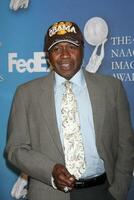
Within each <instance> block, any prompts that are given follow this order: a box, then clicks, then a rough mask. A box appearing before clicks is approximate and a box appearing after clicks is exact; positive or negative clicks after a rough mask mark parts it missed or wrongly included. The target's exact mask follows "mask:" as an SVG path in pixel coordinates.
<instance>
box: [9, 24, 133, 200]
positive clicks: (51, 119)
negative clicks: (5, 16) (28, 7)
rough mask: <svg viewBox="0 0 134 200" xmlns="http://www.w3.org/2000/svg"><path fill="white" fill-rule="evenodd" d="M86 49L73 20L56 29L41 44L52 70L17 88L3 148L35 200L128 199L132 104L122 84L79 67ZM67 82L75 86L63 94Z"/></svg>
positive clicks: (131, 158) (55, 25)
mask: <svg viewBox="0 0 134 200" xmlns="http://www.w3.org/2000/svg"><path fill="white" fill-rule="evenodd" d="M83 49H84V39H83V36H82V33H81V31H80V29H79V27H78V26H77V25H76V24H75V23H73V22H65V21H62V22H57V23H55V24H53V25H52V26H51V27H50V28H49V29H48V31H47V34H46V36H45V46H44V50H45V52H46V56H47V61H48V63H49V65H50V66H51V68H52V72H51V73H50V74H49V75H48V76H47V77H43V78H39V79H37V80H34V81H30V82H29V83H26V84H24V85H22V86H20V87H19V88H18V89H17V92H16V95H15V98H14V102H13V107H12V111H11V115H10V119H9V128H8V132H9V138H8V143H7V147H6V151H7V153H8V159H9V161H10V162H11V163H12V164H13V165H14V166H16V167H17V168H19V169H20V170H21V171H23V172H24V173H26V174H28V175H29V177H30V180H29V190H28V199H30V200H44V199H45V200H53V199H54V200H69V199H71V200H79V199H84V200H87V199H88V200H93V199H94V200H110V199H116V200H126V198H127V193H128V189H129V186H130V183H131V179H132V170H133V166H134V162H133V158H134V137H133V134H132V128H131V125H130V117H129V111H128V103H127V99H126V96H125V93H124V90H123V88H122V84H121V82H120V81H119V80H116V79H114V78H112V77H106V76H102V75H97V74H91V73H88V72H86V71H85V70H84V68H82V60H83ZM66 83H69V84H70V85H71V86H69V87H70V88H69V90H68V93H66V95H64V94H65V91H66V89H67V84H66ZM69 92H70V93H71V95H73V96H71V97H69V100H68V102H69V105H68V102H66V97H65V96H67V95H68V96H69ZM74 95H75V97H74ZM63 96H64V100H65V102H66V103H65V102H64V101H63ZM74 98H76V100H75V101H74V103H76V104H75V106H74V104H73V105H71V104H72V102H73V100H74ZM63 102H64V103H63ZM64 106H66V108H64ZM68 107H71V108H70V111H68ZM74 107H75V108H76V107H77V109H75V111H74V110H73V109H74ZM71 109H72V110H73V111H72V110H71ZM66 111H67V112H68V113H69V115H70V117H69V118H67V119H65V115H66V113H65V112H66ZM76 111H77V113H78V115H77V118H76V119H75V120H73V119H72V118H73V114H74V113H75V112H76ZM66 117H67V116H66ZM70 118H71V119H70ZM69 120H73V122H70V121H69ZM79 124H80V125H79ZM71 126H72V127H73V128H72V127H71ZM74 127H75V128H74ZM74 130H75V131H74ZM76 130H77V131H76ZM71 131H74V132H73V133H74V134H76V137H75V138H74V135H73V134H72V133H71ZM68 132H69V133H70V136H69V137H68V140H70V138H71V141H69V142H68V141H67V138H66V134H67V133H68ZM78 132H79V135H78ZM76 141H77V145H76V144H75V142H76ZM70 143H71V145H70ZM67 144H68V146H69V145H70V146H69V148H70V149H69V148H68V146H67ZM79 144H80V145H81V146H80V147H79ZM72 147H73V148H74V149H73V148H72ZM75 147H76V149H75ZM67 148H68V149H67ZM74 150H75V153H76V154H77V156H75V154H74ZM79 152H80V154H79ZM83 152H84V153H83ZM74 159H75V162H74ZM80 159H81V160H80ZM68 160H70V163H69V164H68ZM78 160H79V163H77V161H78ZM70 166H71V167H70Z"/></svg>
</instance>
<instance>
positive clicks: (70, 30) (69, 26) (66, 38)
mask: <svg viewBox="0 0 134 200" xmlns="http://www.w3.org/2000/svg"><path fill="white" fill-rule="evenodd" d="M60 42H69V43H72V44H74V45H76V46H80V45H81V46H83V45H84V38H83V35H82V32H81V30H80V28H79V27H78V25H77V24H75V23H74V22H69V21H60V22H56V23H54V24H53V25H51V26H50V27H49V28H48V30H47V33H46V36H45V46H44V51H45V52H47V51H49V50H50V49H51V48H52V47H53V46H54V45H56V44H58V43H60Z"/></svg>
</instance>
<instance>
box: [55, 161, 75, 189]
mask: <svg viewBox="0 0 134 200" xmlns="http://www.w3.org/2000/svg"><path fill="white" fill-rule="evenodd" d="M52 176H53V178H54V183H55V185H56V187H57V188H58V189H59V190H62V191H64V188H65V187H67V188H68V189H69V190H72V189H73V187H74V183H75V177H74V176H73V175H71V174H70V173H69V172H68V170H67V169H66V168H65V166H64V165H61V164H56V165H55V166H54V168H53V171H52Z"/></svg>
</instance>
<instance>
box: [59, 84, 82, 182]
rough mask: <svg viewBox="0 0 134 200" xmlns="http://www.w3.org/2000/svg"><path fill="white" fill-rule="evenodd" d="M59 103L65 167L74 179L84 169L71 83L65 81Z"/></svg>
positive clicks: (75, 104) (76, 111) (80, 137)
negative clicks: (63, 91)
mask: <svg viewBox="0 0 134 200" xmlns="http://www.w3.org/2000/svg"><path fill="white" fill-rule="evenodd" d="M64 85H65V93H64V94H63V98H62V103H61V116H62V131H63V138H64V139H63V141H64V154H65V164H66V168H67V169H68V171H69V172H70V174H72V175H74V176H75V178H76V179H79V178H80V177H81V174H82V173H83V172H84V171H85V157H84V147H83V142H82V135H81V132H80V120H79V113H78V109H77V101H76V98H75V96H74V93H73V91H72V83H71V82H69V81H66V82H65V83H64Z"/></svg>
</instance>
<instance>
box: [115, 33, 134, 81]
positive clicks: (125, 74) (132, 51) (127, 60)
mask: <svg viewBox="0 0 134 200" xmlns="http://www.w3.org/2000/svg"><path fill="white" fill-rule="evenodd" d="M111 41H112V49H111V68H112V71H113V76H114V77H115V78H118V79H120V80H121V81H125V82H126V81H129V82H130V81H134V72H133V70H134V48H133V44H134V37H133V36H130V35H125V36H114V37H111Z"/></svg>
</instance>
